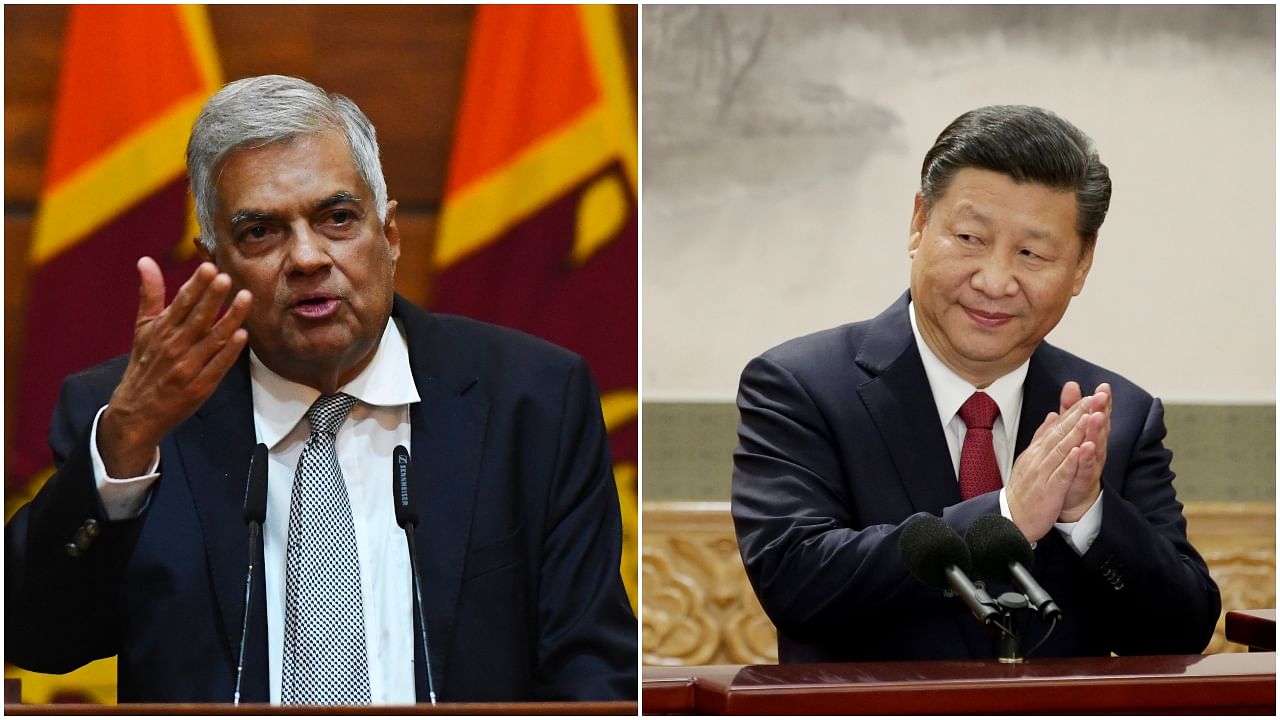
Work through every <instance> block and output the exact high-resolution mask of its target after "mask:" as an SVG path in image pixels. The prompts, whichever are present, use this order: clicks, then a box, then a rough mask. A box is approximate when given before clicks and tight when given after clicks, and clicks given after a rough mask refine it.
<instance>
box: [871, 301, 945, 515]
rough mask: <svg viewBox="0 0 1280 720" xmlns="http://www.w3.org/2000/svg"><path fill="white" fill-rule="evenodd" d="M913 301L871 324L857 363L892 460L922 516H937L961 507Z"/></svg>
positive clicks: (894, 307) (896, 306)
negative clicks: (914, 325)
mask: <svg viewBox="0 0 1280 720" xmlns="http://www.w3.org/2000/svg"><path fill="white" fill-rule="evenodd" d="M908 299H909V298H908V296H907V295H904V296H903V297H902V298H900V299H899V300H898V302H896V303H894V304H893V305H892V306H891V307H890V308H889V309H888V310H886V311H885V312H883V313H881V314H880V316H879V317H877V318H875V319H874V320H872V321H871V322H872V324H871V328H870V330H869V331H868V333H867V337H866V339H865V340H864V342H863V344H862V347H861V348H860V349H859V351H858V354H857V356H856V358H855V359H856V362H857V363H858V364H859V365H860V366H862V367H863V368H864V369H866V370H867V371H868V372H869V373H870V374H871V375H872V376H873V377H872V378H871V379H870V380H868V381H867V382H866V383H864V384H863V385H862V386H861V387H859V388H858V395H859V396H860V397H861V398H862V402H863V404H864V405H865V406H866V408H867V412H868V414H869V415H870V416H871V420H872V422H874V423H875V425H876V429H877V430H878V431H879V433H880V437H881V440H882V441H883V442H884V445H885V447H886V448H887V449H888V451H889V455H890V456H891V457H892V458H893V464H894V467H895V468H896V469H897V471H898V479H899V481H900V482H901V483H902V485H903V488H904V489H905V490H906V492H907V496H908V497H909V498H910V499H911V504H912V506H913V507H914V508H915V510H916V511H917V512H929V513H932V514H935V515H939V514H941V513H942V509H943V508H945V507H947V506H948V505H953V504H955V503H957V502H959V501H960V489H959V486H958V485H957V484H956V476H955V471H954V469H952V467H951V452H950V450H949V449H948V448H947V438H946V435H945V434H943V431H942V427H941V426H940V425H939V424H938V408H937V405H936V404H935V403H934V400H933V391H932V390H931V389H930V387H929V381H928V378H926V376H925V374H924V365H923V364H922V363H921V361H920V352H919V350H917V348H916V344H915V336H914V335H913V334H912V332H911V320H910V318H909V317H908V316H907V301H908Z"/></svg>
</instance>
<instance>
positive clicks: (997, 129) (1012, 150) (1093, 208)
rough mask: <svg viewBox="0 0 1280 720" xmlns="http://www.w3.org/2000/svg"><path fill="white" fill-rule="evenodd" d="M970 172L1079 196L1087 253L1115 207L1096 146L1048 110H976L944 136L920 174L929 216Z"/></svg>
mask: <svg viewBox="0 0 1280 720" xmlns="http://www.w3.org/2000/svg"><path fill="white" fill-rule="evenodd" d="M966 167H975V168H981V169H984V170H992V171H994V172H998V173H1003V174H1005V175H1008V176H1009V177H1011V178H1013V179H1014V181H1015V182H1019V183H1023V182H1034V183H1039V184H1041V185H1046V186H1048V187H1051V188H1057V189H1061V190H1071V191H1074V192H1075V195H1076V232H1077V234H1079V235H1080V239H1081V241H1082V245H1081V252H1082V253H1083V252H1084V251H1085V250H1086V249H1088V248H1091V247H1093V244H1094V243H1095V242H1096V241H1097V239H1098V229H1099V228H1100V227H1102V221H1103V220H1105V219H1106V217H1107V209H1108V208H1109V207H1110V206H1111V176H1110V173H1109V172H1108V171H1107V166H1106V165H1104V164H1103V163H1102V160H1101V159H1100V158H1099V157H1098V151H1097V149H1096V148H1095V147H1094V144H1093V141H1092V140H1090V139H1089V136H1088V135H1085V134H1084V133H1083V132H1081V131H1080V129H1079V128H1077V127H1076V126H1075V125H1072V124H1071V123H1069V122H1067V121H1066V120H1064V119H1063V118H1061V117H1059V116H1057V115H1055V114H1054V113H1052V112H1050V111H1048V110H1045V109H1043V108H1038V107H1031V106H1028V105H991V106H988V107H982V108H978V109H976V110H970V111H969V112H967V113H965V114H963V115H961V116H960V117H958V118H956V119H955V120H953V121H952V122H951V124H950V125H948V126H947V127H946V129H945V130H943V131H942V133H941V134H940V135H938V139H937V140H936V141H935V142H934V144H933V147H932V148H930V149H929V152H928V153H927V154H926V155H925V158H924V166H923V167H922V168H921V170H920V194H921V196H922V197H923V200H924V208H925V211H926V212H927V211H928V210H929V209H930V208H932V207H933V204H934V203H935V202H936V201H937V200H938V199H939V198H941V197H942V195H943V194H944V193H946V191H947V186H948V184H950V182H951V179H952V177H954V176H955V174H956V173H957V172H958V171H959V170H961V169H962V168H966Z"/></svg>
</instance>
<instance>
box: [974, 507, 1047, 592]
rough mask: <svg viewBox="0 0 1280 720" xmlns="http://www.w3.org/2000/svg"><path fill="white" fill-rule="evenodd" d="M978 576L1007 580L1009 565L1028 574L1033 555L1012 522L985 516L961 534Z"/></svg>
mask: <svg viewBox="0 0 1280 720" xmlns="http://www.w3.org/2000/svg"><path fill="white" fill-rule="evenodd" d="M964 541H965V543H966V544H967V545H968V546H969V553H970V555H971V556H972V557H973V566H974V569H975V570H977V572H978V575H980V576H982V577H984V578H987V579H989V580H998V579H1003V578H1006V577H1008V575H1009V563H1011V562H1016V563H1018V564H1020V565H1022V567H1024V568H1026V569H1028V570H1030V569H1031V566H1032V564H1034V563H1035V560H1036V555H1035V552H1034V551H1033V550H1032V549H1031V543H1029V542H1027V539H1026V538H1025V537H1023V535H1022V531H1021V530H1019V529H1018V526H1017V525H1014V524H1013V521H1012V520H1010V519H1009V518H1007V517H1005V516H1003V515H984V516H983V517H980V518H978V519H977V520H974V521H973V523H972V524H971V525H969V529H968V530H966V531H965V533H964Z"/></svg>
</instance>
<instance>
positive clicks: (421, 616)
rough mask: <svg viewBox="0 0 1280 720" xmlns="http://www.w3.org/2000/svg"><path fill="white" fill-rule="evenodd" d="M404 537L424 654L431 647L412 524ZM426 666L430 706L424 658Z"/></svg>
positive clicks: (430, 683)
mask: <svg viewBox="0 0 1280 720" xmlns="http://www.w3.org/2000/svg"><path fill="white" fill-rule="evenodd" d="M404 536H405V537H406V538H408V540H409V566H410V568H411V569H412V571H413V597H414V599H415V600H416V601H417V602H415V603H414V604H415V605H417V606H418V627H420V628H422V652H423V653H424V654H426V653H429V652H431V646H430V645H428V644H427V616H426V614H425V613H424V612H423V605H422V576H421V575H419V574H418V548H417V547H416V546H415V545H414V542H413V522H412V521H410V522H406V523H405V524H404ZM425 659H426V664H427V697H428V698H429V699H430V700H431V704H432V705H435V704H436V686H435V682H433V681H432V678H431V658H430V657H426V658H425Z"/></svg>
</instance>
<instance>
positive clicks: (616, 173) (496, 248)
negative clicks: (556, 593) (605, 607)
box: [432, 5, 638, 607]
mask: <svg viewBox="0 0 1280 720" xmlns="http://www.w3.org/2000/svg"><path fill="white" fill-rule="evenodd" d="M637 157H638V149H637V141H636V121H635V92H634V90H633V89H632V84H631V82H630V80H629V78H628V75H627V56H626V48H625V46H624V44H623V43H622V39H621V35H620V32H619V27H618V18H617V15H616V11H615V9H614V8H612V7H610V6H607V5H584V6H574V5H539V6H489V5H485V6H480V7H478V8H477V9H476V16H475V25H474V29H473V31H472V36H471V43H470V47H469V51H468V56H467V67H466V75H465V78H464V81H463V95H462V102H461V105H460V108H459V112H458V120H457V127H456V131H455V137H454V142H453V152H452V157H451V158H450V163H449V173H448V177H447V181H446V187H445V198H444V209H443V212H442V215H441V220H440V229H439V233H438V236H437V239H436V248H435V267H436V271H437V272H436V278H435V287H434V289H433V292H432V297H433V303H432V304H433V309H436V310H439V311H442V312H453V313H459V314H462V315H467V316H470V317H475V318H479V319H481V320H487V321H489V322H493V323H497V324H499V325H505V326H507V327H514V328H518V329H520V330H524V331H526V332H529V333H532V334H534V335H537V336H539V337H542V338H545V339H547V340H550V341H551V342H554V343H556V344H558V345H562V346H564V347H567V348H569V349H571V350H573V351H575V352H577V353H579V354H580V355H582V356H583V357H584V358H586V360H587V363H588V364H589V365H590V366H591V370H592V373H593V374H594V376H595V379H596V383H597V385H598V386H599V388H600V393H601V402H602V406H603V411H604V417H605V423H606V425H607V426H608V429H609V443H610V447H611V450H612V453H613V461H614V477H615V479H616V480H617V483H618V494H619V498H620V500H621V503H622V514H623V525H624V528H623V532H624V550H623V561H622V576H623V580H624V581H625V583H626V585H627V591H628V593H629V595H630V596H631V600H632V605H633V607H634V605H635V598H636V595H635V591H636V558H637V554H636V547H637V545H636V540H637V538H636V509H637V493H636V457H637V453H636V447H637V446H636V416H637V407H638V405H637V398H636V387H637V368H636V348H637V341H636V334H637V327H638V326H637V322H636V312H637V302H636V290H637V280H636V267H637V258H636V254H637V245H636V235H637V213H636V188H637V184H636V169H637Z"/></svg>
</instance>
